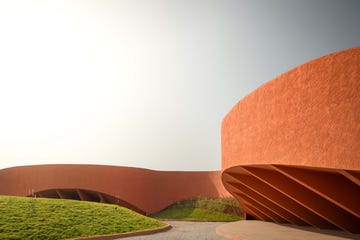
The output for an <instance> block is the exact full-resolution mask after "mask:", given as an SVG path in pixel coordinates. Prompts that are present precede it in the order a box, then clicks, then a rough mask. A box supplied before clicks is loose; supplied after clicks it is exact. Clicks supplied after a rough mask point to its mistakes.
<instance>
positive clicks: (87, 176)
mask: <svg viewBox="0 0 360 240" xmlns="http://www.w3.org/2000/svg"><path fill="white" fill-rule="evenodd" d="M220 174H221V173H220V171H213V172H165V171H153V170H148V169H141V168H131V167H118V166H100V165H35V166H22V167H13V168H7V169H2V170H0V195H12V196H29V195H31V194H33V193H40V194H41V193H42V194H44V196H46V194H51V193H46V191H45V190H57V194H58V195H63V196H66V195H70V194H71V193H70V190H71V189H73V190H74V189H75V190H80V192H79V191H78V196H80V195H81V194H82V193H84V190H85V191H87V192H85V193H84V196H85V195H87V196H89V195H90V194H89V191H93V192H97V193H102V194H103V195H110V196H112V197H114V198H116V199H119V200H121V201H124V202H126V203H129V204H130V205H131V206H133V207H134V208H135V209H138V210H139V212H143V213H145V214H151V213H154V212H157V211H159V210H162V209H164V208H166V207H167V206H169V205H171V204H172V203H174V202H177V201H181V200H185V199H189V198H195V197H220V196H229V193H228V192H227V191H226V190H225V188H224V187H223V185H222V182H221V176H220ZM60 197H61V196H60ZM90 197H91V196H90ZM65 198H66V197H65ZM85 198H86V197H85ZM105 198H106V197H105ZM107 199H108V197H107ZM110 202H111V201H110Z"/></svg>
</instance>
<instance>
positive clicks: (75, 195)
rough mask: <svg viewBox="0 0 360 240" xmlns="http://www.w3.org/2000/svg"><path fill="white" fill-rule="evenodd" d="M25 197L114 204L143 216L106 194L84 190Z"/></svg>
mask: <svg viewBox="0 0 360 240" xmlns="http://www.w3.org/2000/svg"><path fill="white" fill-rule="evenodd" d="M27 197H41V198H57V199H72V200H81V201H89V202H100V203H109V204H116V205H119V206H123V207H126V208H129V209H131V210H133V211H135V212H138V213H140V214H143V215H144V214H145V212H144V211H142V210H140V209H139V208H137V207H136V206H134V205H132V204H130V203H128V202H126V201H124V200H121V199H119V198H116V197H114V196H111V195H109V194H106V193H101V192H96V191H91V190H85V189H48V190H44V191H40V192H34V193H32V194H30V195H28V196H27Z"/></svg>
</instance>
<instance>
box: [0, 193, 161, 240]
mask: <svg viewBox="0 0 360 240" xmlns="http://www.w3.org/2000/svg"><path fill="white" fill-rule="evenodd" d="M162 226H165V224H164V223H162V222H160V221H158V220H156V219H152V218H148V217H145V216H143V215H141V214H138V213H136V212H133V211H131V210H129V209H127V208H123V207H119V206H116V205H110V204H102V203H94V202H85V201H75V200H63V199H45V198H24V197H8V196H0V239H68V238H76V237H85V236H94V235H104V234H115V233H125V232H132V231H139V230H145V229H154V228H159V227H162Z"/></svg>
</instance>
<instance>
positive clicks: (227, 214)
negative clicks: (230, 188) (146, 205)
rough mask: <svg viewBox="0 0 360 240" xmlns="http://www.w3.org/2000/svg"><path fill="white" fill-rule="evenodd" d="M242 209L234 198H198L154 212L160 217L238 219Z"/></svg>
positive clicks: (207, 219) (212, 219)
mask: <svg viewBox="0 0 360 240" xmlns="http://www.w3.org/2000/svg"><path fill="white" fill-rule="evenodd" d="M241 213H242V210H241V208H240V206H239V204H238V203H237V201H236V200H235V199H233V198H217V199H210V198H197V199H191V200H185V201H182V202H178V203H175V204H173V205H171V206H170V207H168V208H166V209H165V210H163V211H161V212H158V213H155V214H153V215H152V216H151V217H154V218H158V219H176V220H197V221H237V220H241V217H240V216H239V215H241Z"/></svg>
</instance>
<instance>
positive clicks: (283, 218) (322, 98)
mask: <svg viewBox="0 0 360 240" xmlns="http://www.w3.org/2000/svg"><path fill="white" fill-rule="evenodd" d="M222 169H223V175H222V177H223V182H224V185H225V187H226V188H227V189H228V190H229V191H230V192H231V193H232V194H233V195H234V196H235V197H237V199H238V200H239V201H240V202H241V203H242V205H243V206H244V208H245V211H246V212H247V213H248V214H249V215H251V216H252V217H254V218H257V219H262V220H265V221H275V222H290V223H295V224H300V225H313V226H315V227H319V228H340V229H343V230H345V231H349V232H358V231H360V228H359V226H360V171H359V170H360V47H356V48H352V49H348V50H345V51H341V52H337V53H333V54H330V55H327V56H324V57H321V58H318V59H315V60H313V61H310V62H308V63H305V64H303V65H301V66H299V67H297V68H295V69H292V70H291V71H289V72H286V73H284V74H282V75H281V76H279V77H277V78H275V79H273V80H272V81H270V82H268V83H266V84H264V85H263V86H261V87H260V88H258V89H257V90H255V91H254V92H252V93H251V94H250V95H248V96H247V97H245V98H244V99H242V100H241V101H239V102H238V103H237V104H236V105H235V106H234V107H233V108H232V109H231V111H230V112H229V113H228V114H227V116H226V117H225V118H224V120H223V123H222ZM309 179H311V181H309Z"/></svg>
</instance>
